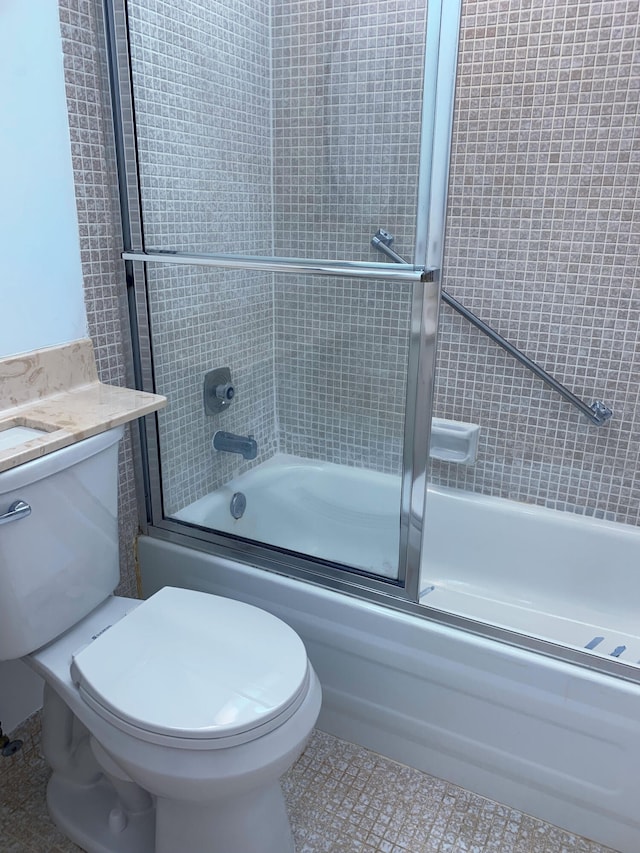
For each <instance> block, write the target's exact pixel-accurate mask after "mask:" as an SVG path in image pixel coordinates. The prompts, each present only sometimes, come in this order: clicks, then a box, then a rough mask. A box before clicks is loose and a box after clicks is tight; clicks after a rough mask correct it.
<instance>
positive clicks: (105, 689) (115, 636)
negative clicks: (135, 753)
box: [71, 587, 308, 739]
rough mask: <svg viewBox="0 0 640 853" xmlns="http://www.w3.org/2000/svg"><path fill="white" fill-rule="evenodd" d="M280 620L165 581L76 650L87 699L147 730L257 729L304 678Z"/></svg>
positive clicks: (279, 711) (292, 638)
mask: <svg viewBox="0 0 640 853" xmlns="http://www.w3.org/2000/svg"><path fill="white" fill-rule="evenodd" d="M307 673H308V661H307V653H306V650H305V648H304V645H303V643H302V640H301V639H300V638H299V637H298V635H297V634H296V633H295V631H293V630H292V629H291V628H289V626H288V625H286V624H285V623H284V622H282V621H281V620H280V619H277V618H276V617H275V616H272V615H271V614H270V613H266V612H265V611H263V610H259V609H258V608H257V607H252V606H251V605H249V604H244V603H242V602H240V601H235V600H233V599H229V598H221V597H219V596H216V595H209V594H207V593H202V592H194V591H193V590H186V589H174V588H171V587H165V588H164V589H162V590H161V591H160V592H158V593H156V594H155V595H154V596H152V597H151V598H149V599H148V600H147V601H144V602H143V603H142V604H141V605H140V606H139V607H137V608H136V609H135V610H133V611H131V612H130V613H128V614H127V615H126V616H125V617H124V618H123V619H122V620H120V621H119V622H116V623H115V624H114V625H112V626H111V627H110V628H109V629H108V630H106V631H105V632H104V633H102V634H100V635H99V636H98V637H97V638H96V639H94V641H93V642H92V643H90V644H89V645H88V646H86V647H85V648H83V649H82V650H81V651H79V652H77V653H76V654H75V655H74V656H73V662H72V665H71V674H72V677H73V680H74V681H75V682H76V684H78V686H79V688H80V692H81V693H82V694H83V695H84V697H85V699H87V700H88V701H89V703H90V704H91V705H95V704H97V705H98V706H99V707H100V708H102V709H105V710H106V712H107V713H108V715H109V716H112V715H113V716H115V717H116V718H118V719H120V720H123V721H125V722H126V723H129V724H130V725H133V726H135V727H136V728H138V729H142V730H145V731H147V732H153V733H157V734H160V735H169V736H173V737H178V738H199V739H203V738H208V739H215V738H222V737H229V736H232V735H237V734H239V733H242V732H247V731H249V730H250V729H253V728H258V727H263V726H264V724H265V723H268V722H269V721H272V720H274V719H275V718H277V717H279V716H281V715H283V714H284V715H285V716H288V715H287V709H288V708H289V707H290V706H292V705H294V704H295V703H296V702H297V701H298V700H299V697H300V695H301V693H302V692H303V691H304V690H305V689H306V685H307V683H308V675H307Z"/></svg>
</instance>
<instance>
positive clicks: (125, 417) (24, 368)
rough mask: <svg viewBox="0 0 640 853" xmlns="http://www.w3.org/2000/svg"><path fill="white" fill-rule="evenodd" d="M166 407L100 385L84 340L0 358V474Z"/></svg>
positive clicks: (155, 399) (154, 397)
mask: <svg viewBox="0 0 640 853" xmlns="http://www.w3.org/2000/svg"><path fill="white" fill-rule="evenodd" d="M166 404H167V400H166V398H165V397H162V396H160V395H158V394H149V393H146V392H144V391H133V390H131V389H129V388H120V387H117V386H114V385H105V384H104V383H102V382H100V381H99V380H98V376H97V371H96V366H95V358H94V354H93V345H92V343H91V341H90V340H81V341H73V342H71V343H70V344H63V345H61V346H58V347H48V348H47V349H42V350H35V351H34V352H31V353H26V354H24V355H19V356H10V357H9V358H4V359H0V472H1V471H6V470H8V469H9V468H15V467H16V466H17V465H22V464H23V463H24V462H29V461H30V460H32V459H37V458H38V457H40V456H44V455H46V454H47V453H52V452H53V451H54V450H59V449H60V448H62V447H67V446H68V445H70V444H74V443H75V442H77V441H82V439H84V438H89V437H90V436H92V435H96V434H98V433H100V432H105V431H106V430H108V429H111V428H112V427H115V426H118V425H119V424H124V423H127V422H128V421H132V420H135V419H137V418H140V417H142V416H143V415H148V414H150V413H151V412H155V411H157V410H158V409H161V408H163V407H164V406H166ZM34 431H37V432H34ZM3 433H4V438H5V440H4V441H3Z"/></svg>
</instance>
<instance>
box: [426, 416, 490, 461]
mask: <svg viewBox="0 0 640 853" xmlns="http://www.w3.org/2000/svg"><path fill="white" fill-rule="evenodd" d="M479 438H480V427H479V425H478V424H468V423H464V421H449V420H446V419H445V418H433V419H432V421H431V444H430V446H429V456H430V457H431V458H432V459H440V460H441V461H442V462H456V463H457V464H458V465H473V464H474V463H475V461H476V456H477V455H478V439H479Z"/></svg>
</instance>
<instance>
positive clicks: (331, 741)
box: [0, 719, 611, 853]
mask: <svg viewBox="0 0 640 853" xmlns="http://www.w3.org/2000/svg"><path fill="white" fill-rule="evenodd" d="M16 734H17V733H16ZM19 736H20V737H22V738H24V741H25V745H24V747H23V749H22V751H21V752H19V753H17V754H16V755H15V756H14V757H13V758H8V759H7V758H4V759H3V758H0V762H2V765H0V786H1V789H0V790H1V801H0V851H2V853H78V851H79V848H78V847H76V846H75V845H74V844H71V843H70V842H69V841H67V840H66V839H65V838H64V836H62V835H61V833H60V832H58V830H57V829H56V828H55V827H54V826H53V825H52V824H51V822H50V820H49V818H48V816H47V810H46V805H45V786H46V781H47V777H48V771H47V768H46V766H45V765H44V762H43V760H42V758H41V757H40V754H39V730H38V721H37V719H35V720H33V721H31V722H30V724H27V725H26V726H25V728H24V729H23V730H22V731H21V732H20V734H19ZM5 762H12V766H11V767H9V765H7V764H5ZM283 787H284V790H285V795H286V798H287V802H288V804H289V809H290V815H291V823H292V825H293V829H294V834H295V838H296V851H297V853H611V851H607V849H606V848H604V847H601V846H600V845H598V844H594V843H593V842H589V841H585V840H584V839H582V838H578V837H576V836H574V835H570V834H569V833H566V832H563V831H562V830H559V829H556V828H555V827H553V826H549V825H548V824H545V823H542V822H541V821H538V820H534V819H533V818H531V817H527V816H526V815H524V814H521V813H520V812H516V811H514V810H513V809H509V808H507V807H506V806H501V805H498V804H497V803H494V802H491V801H490V800H485V799H483V798H482V797H478V796H477V795H476V794H471V793H469V791H464V790H463V789H462V788H456V787H455V786H454V785H450V784H448V783H446V782H442V781H441V780H439V779H435V778H434V777H433V776H427V775H426V774H424V773H420V772H419V771H417V770H413V769H411V768H409V767H404V766H403V765H401V764H396V763H395V762H393V761H389V760H388V759H386V758H383V757H382V756H380V755H376V754H375V753H372V752H369V751H367V750H366V749H362V748H361V747H359V746H354V745H353V744H350V743H346V742H345V741H341V740H338V739H337V738H335V737H332V736H331V735H327V734H324V733H323V732H315V733H314V735H313V737H312V739H311V742H310V744H309V746H308V747H307V750H306V752H305V753H304V755H303V756H302V757H301V758H300V760H299V761H298V763H297V764H296V765H295V766H294V767H293V768H292V770H291V771H290V772H289V773H288V774H287V776H286V777H285V779H284V782H283ZM145 853H149V851H145ZM176 853H201V851H195V850H191V851H188V850H181V851H176ZM229 853H243V851H229Z"/></svg>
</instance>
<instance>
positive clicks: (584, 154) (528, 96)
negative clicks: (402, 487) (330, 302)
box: [432, 0, 640, 524]
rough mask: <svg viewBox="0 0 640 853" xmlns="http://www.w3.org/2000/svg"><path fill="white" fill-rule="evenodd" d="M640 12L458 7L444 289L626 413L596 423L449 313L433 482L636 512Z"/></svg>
mask: <svg viewBox="0 0 640 853" xmlns="http://www.w3.org/2000/svg"><path fill="white" fill-rule="evenodd" d="M639 46H640V6H639V3H638V0H616V2H596V0H580V2H578V3H575V2H571V3H569V2H558V0H554V2H535V3H531V2H524V1H523V2H512V3H496V2H493V0H475V2H473V3H471V2H463V26H462V37H461V42H460V48H461V50H460V58H459V66H458V86H457V111H456V117H455V124H454V138H453V153H452V164H451V181H450V196H449V219H448V231H447V244H446V257H445V264H444V269H445V276H444V286H445V287H446V288H447V289H448V290H450V292H451V293H452V294H453V295H454V296H456V297H457V298H458V299H460V300H461V301H463V302H464V303H465V304H466V305H468V306H469V308H471V309H472V310H473V311H475V312H476V313H477V314H479V315H480V316H481V317H483V318H484V319H485V320H487V321H488V322H489V323H491V324H492V325H494V326H495V327H496V328H497V329H498V330H499V331H501V332H502V333H503V334H505V335H506V336H507V337H509V338H510V339H511V340H512V341H513V342H514V343H515V344H516V345H517V346H518V347H519V348H520V349H522V350H524V351H525V352H526V353H528V354H529V355H530V356H531V357H532V358H534V359H536V360H537V361H539V362H540V363H541V364H542V365H543V366H544V367H545V368H546V369H547V370H549V371H550V372H551V373H552V374H554V375H555V376H556V377H557V378H558V379H559V380H560V381H561V382H563V383H564V384H566V385H567V386H568V387H569V388H571V389H572V390H573V391H575V393H577V394H578V395H580V396H582V397H584V398H585V399H586V401H587V403H590V402H591V401H592V400H593V399H596V398H601V399H603V400H604V401H605V402H606V403H608V404H609V405H610V406H611V408H613V410H614V413H615V415H614V419H613V420H612V421H611V422H610V423H609V424H608V425H607V426H604V427H602V428H600V429H598V428H597V427H594V426H591V425H590V424H589V422H588V421H587V420H586V419H585V418H584V417H583V416H581V415H580V414H579V413H578V412H577V411H575V410H574V409H572V408H571V407H570V406H569V404H568V403H565V402H563V401H562V400H561V399H560V398H559V397H558V396H557V395H555V394H554V393H552V392H551V391H548V390H546V388H545V387H544V386H543V385H542V384H541V383H540V382H539V381H538V380H536V379H534V378H533V377H532V376H531V375H529V374H528V373H526V372H525V370H524V369H523V368H521V367H520V366H519V365H518V364H516V363H515V362H514V361H513V360H512V359H510V358H509V357H508V356H506V355H505V354H503V353H502V351H501V350H499V349H498V348H497V347H495V346H494V345H493V344H491V343H490V342H489V341H488V340H487V339H486V338H484V337H483V336H482V335H480V334H479V333H478V332H476V331H475V330H474V329H473V328H472V327H470V326H469V325H468V324H466V323H465V322H464V321H463V320H462V319H460V318H458V317H457V316H456V315H453V314H452V312H450V311H449V309H447V308H446V307H443V310H442V314H441V316H442V324H441V330H442V333H441V337H440V349H439V384H438V394H437V400H436V408H435V413H436V414H437V415H440V416H444V417H453V418H458V419H461V420H467V421H473V422H476V423H480V424H481V425H482V439H481V446H480V452H479V458H478V461H477V463H476V465H475V466H474V467H472V468H466V467H462V466H458V467H456V466H453V465H450V464H446V463H434V465H433V469H432V470H433V477H434V479H435V480H436V481H438V482H441V483H445V484H447V485H452V486H456V487H460V488H465V489H474V490H477V491H482V492H486V493H491V494H497V495H502V496H505V497H509V498H513V499H516V500H520V501H529V502H535V503H542V504H546V505H547V506H552V507H557V508H560V509H567V510H571V511H579V512H588V513H593V514H597V515H605V516H607V517H611V518H616V519H618V520H620V521H626V522H629V523H632V524H637V523H639V521H640V518H639V515H638V513H639V508H640V479H639V474H640V472H639V464H638V463H639V453H640V438H639V435H640V424H639V419H640V410H639V408H638V393H639V391H640V351H639V350H638V344H637V342H638V340H639V339H640V328H639V323H640V300H639V299H638V294H637V291H636V289H635V285H636V282H637V280H638V273H639V272H640V270H639V260H640V200H639V199H638V186H639V182H640V114H639V113H640V51H639Z"/></svg>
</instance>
